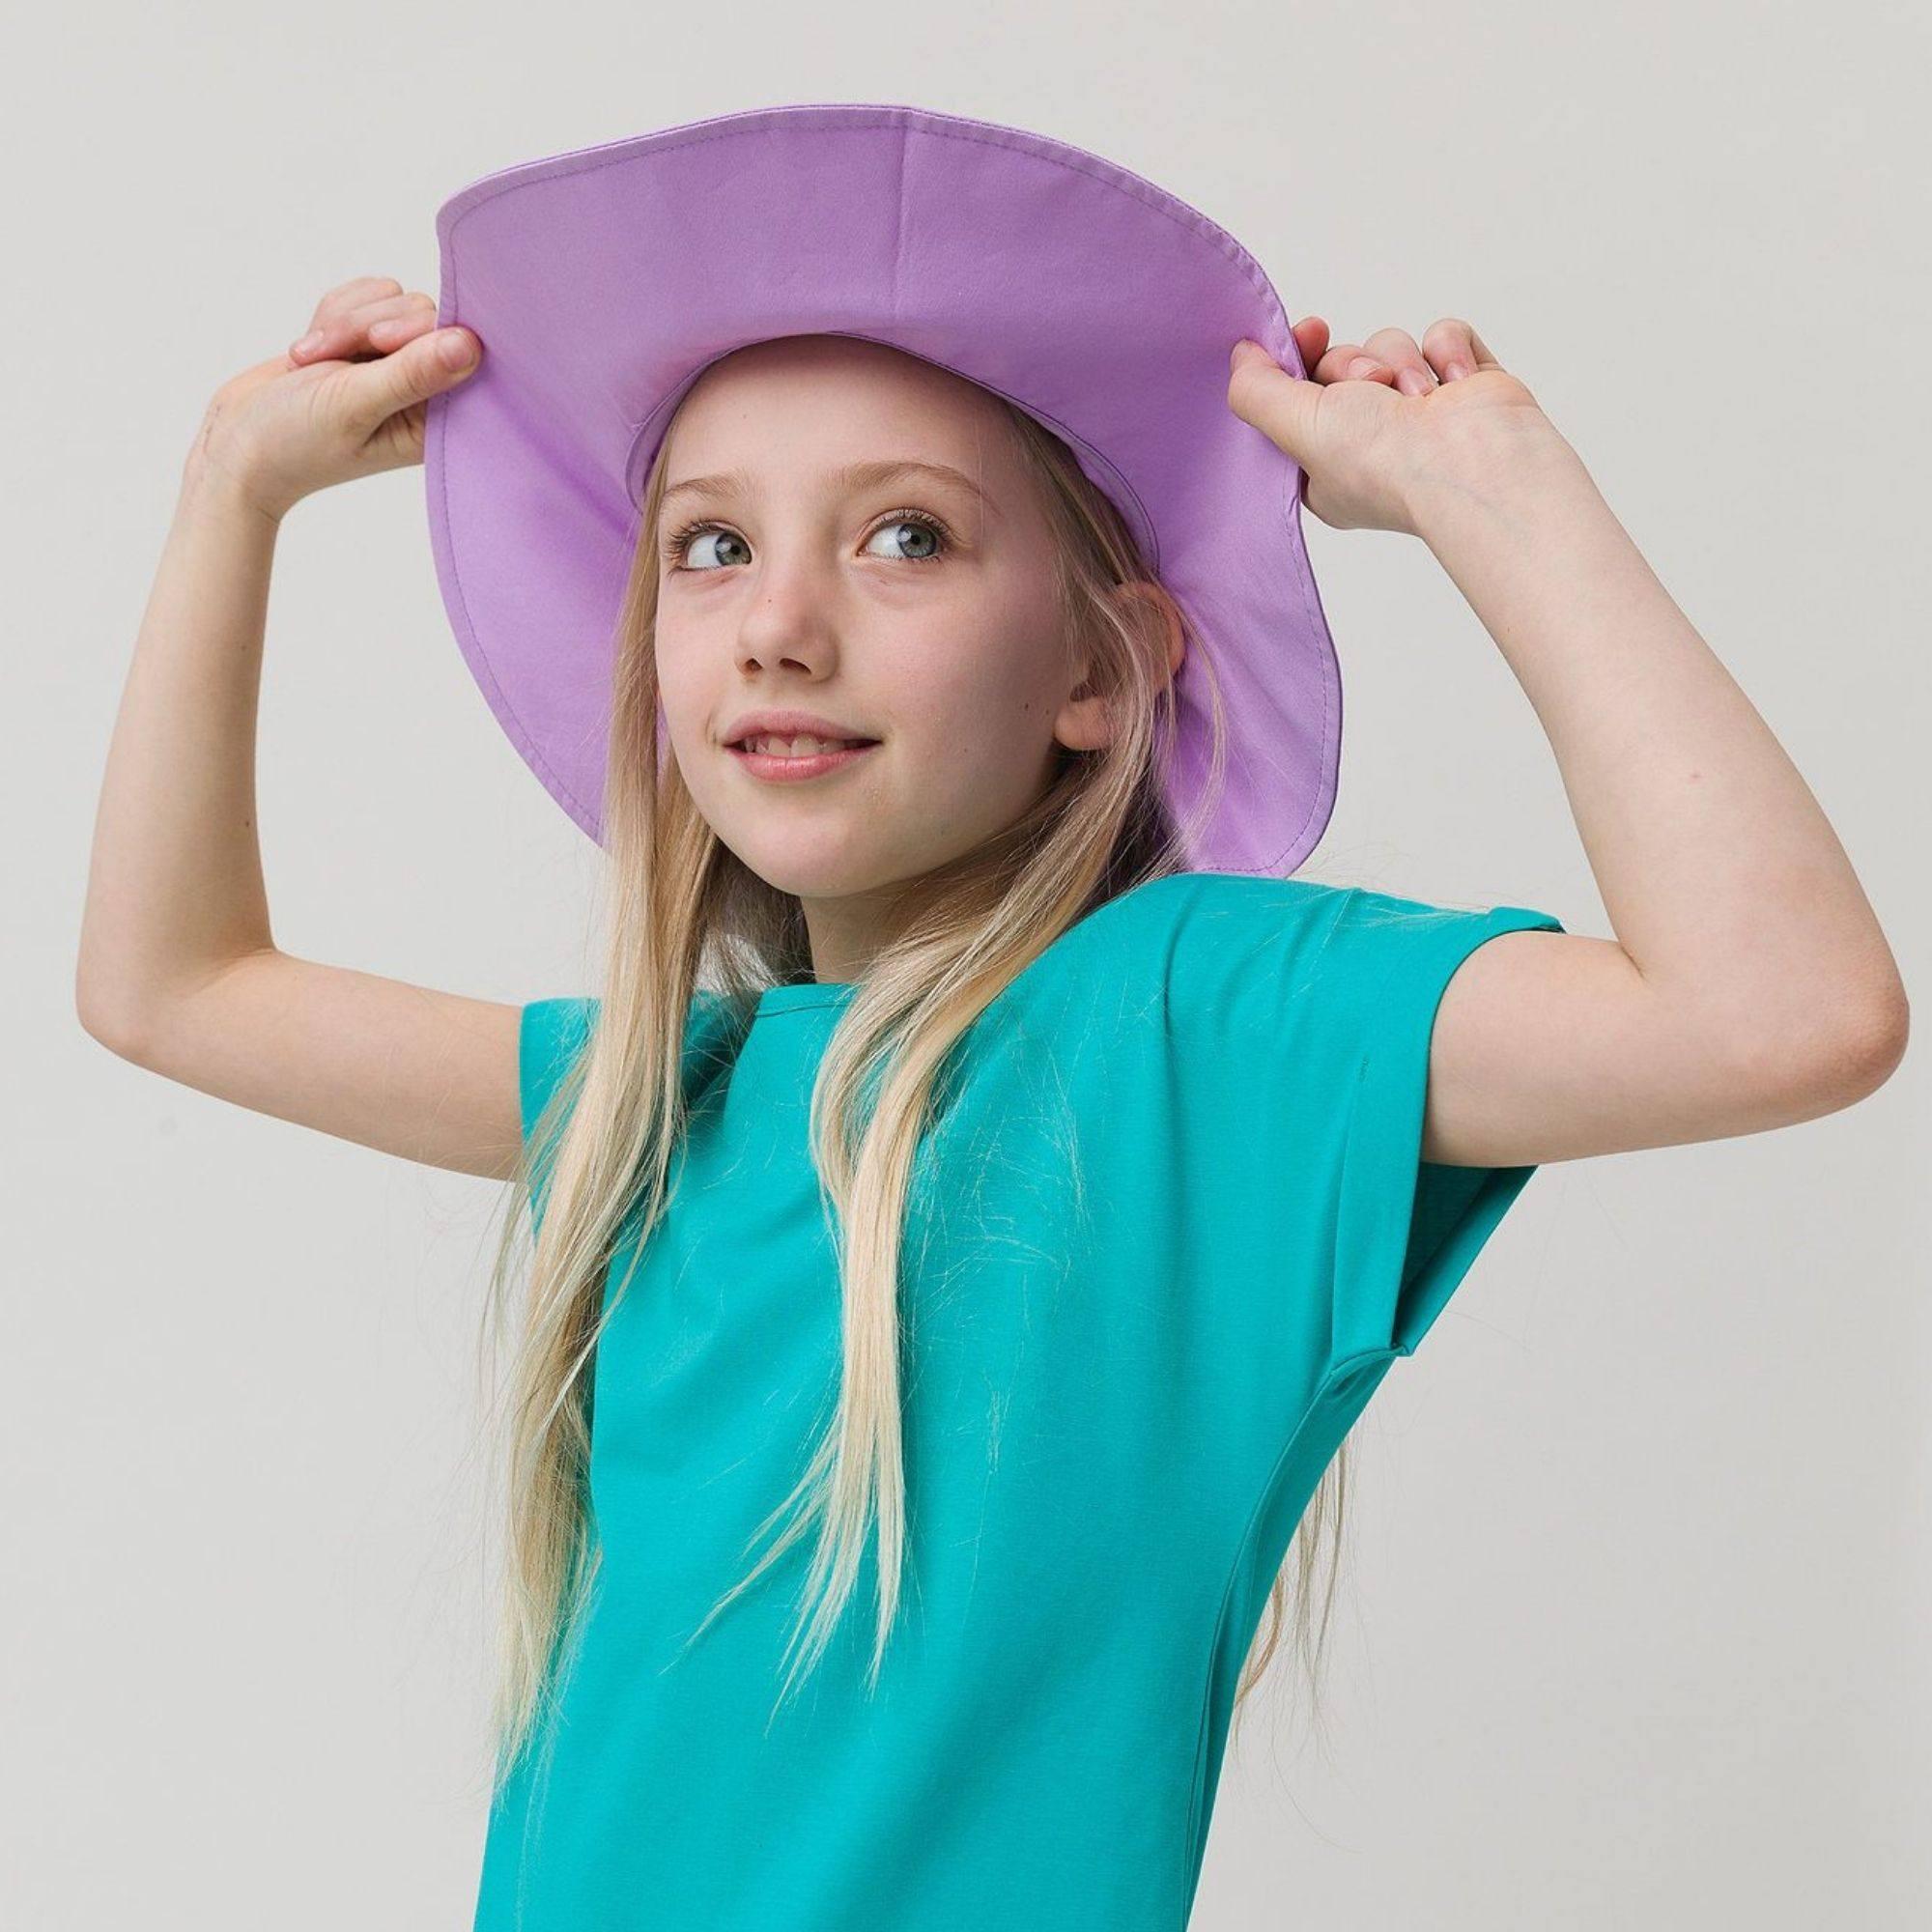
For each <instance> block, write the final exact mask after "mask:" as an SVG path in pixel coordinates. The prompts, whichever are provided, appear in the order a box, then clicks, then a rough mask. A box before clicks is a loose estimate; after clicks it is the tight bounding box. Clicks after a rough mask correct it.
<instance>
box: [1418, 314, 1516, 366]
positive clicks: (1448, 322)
mask: <svg viewBox="0 0 1932 1932" xmlns="http://www.w3.org/2000/svg"><path fill="white" fill-rule="evenodd" d="M1422 339H1423V342H1424V343H1425V344H1426V345H1427V346H1428V350H1429V356H1430V360H1431V361H1432V362H1433V363H1434V364H1435V369H1436V371H1437V373H1438V374H1439V375H1440V376H1441V378H1442V380H1443V381H1444V382H1445V383H1454V382H1458V381H1460V380H1461V379H1462V378H1463V377H1464V376H1471V375H1474V374H1475V372H1476V371H1477V370H1478V369H1499V368H1501V367H1502V364H1501V363H1499V362H1498V361H1497V360H1496V358H1495V357H1494V356H1493V355H1491V354H1490V352H1489V348H1488V345H1487V344H1485V342H1484V341H1483V338H1482V337H1481V336H1480V335H1478V334H1477V333H1476V331H1475V329H1474V328H1473V327H1471V326H1470V325H1469V324H1468V323H1466V322H1463V320H1462V319H1461V318H1460V317H1457V316H1453V315H1451V316H1444V317H1443V318H1442V320H1441V321H1440V322H1435V323H1432V324H1431V325H1430V326H1429V327H1428V328H1426V329H1425V330H1424V331H1423V335H1422Z"/></svg>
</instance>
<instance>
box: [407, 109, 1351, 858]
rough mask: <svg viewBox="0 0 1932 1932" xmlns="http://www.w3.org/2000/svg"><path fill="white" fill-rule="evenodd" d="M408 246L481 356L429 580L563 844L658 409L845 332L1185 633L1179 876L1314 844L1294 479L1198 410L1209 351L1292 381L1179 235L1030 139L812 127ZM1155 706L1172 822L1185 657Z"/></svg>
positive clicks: (1185, 210) (526, 170) (606, 149)
mask: <svg viewBox="0 0 1932 1932" xmlns="http://www.w3.org/2000/svg"><path fill="white" fill-rule="evenodd" d="M436 228H437V239H438V243H439V246H440V269H441V287H440V298H439V302H438V308H437V320H438V323H439V325H440V326H442V327H448V326H450V325H452V324H457V323H460V324H462V325H463V326H464V327H467V328H469V329H472V330H474V331H475V333H476V334H477V335H478V336H479V337H480V338H481V340H482V342H483V346H484V355H483V362H482V365H481V367H480V368H479V369H478V370H477V372H476V373H475V374H474V375H473V376H471V377H469V378H468V379H467V380H466V381H465V382H464V383H462V384H458V385H457V386H456V387H455V388H453V389H450V390H446V391H444V392H442V393H441V394H440V395H438V396H436V397H434V398H432V400H431V401H430V403H429V406H428V410H427V425H426V440H425V446H424V473H425V483H426V490H427V497H428V508H429V526H430V540H431V545H432V548H433V551H434V554H435V559H436V570H437V578H438V582H439V583H440V587H441V591H442V596H443V601H444V604H445V606H446V607H447V609H448V611H449V616H450V621H451V623H452V624H453V625H454V627H455V630H456V636H457V639H458V641H459V643H460V644H461V646H462V649H463V653H464V656H465V658H466V660H467V661H468V663H469V668H470V670H471V671H472V672H473V674H474V675H475V678H476V681H477V683H478V684H479V686H480V687H481V688H482V691H483V695H484V696H485V698H486V699H487V700H488V702H489V705H490V708H491V710H492V711H493V712H494V713H495V714H496V717H497V722H498V723H499V724H500V725H502V727H503V729H504V730H505V731H506V732H507V733H508V734H509V737H510V741H511V743H512V744H514V745H515V746H516V748H517V750H518V752H519V753H521V754H522V755H523V757H524V759H525V761H526V763H527V764H528V765H529V767H530V769H531V770H532V771H533V772H534V773H535V774H536V776H537V777H538V779H539V780H541V781H542V782H543V784H544V786H545V788H546V789H547V790H548V791H549V792H550V794H551V795H552V797H554V799H555V800H556V802H557V803H558V804H559V805H561V806H562V807H563V809H564V810H566V811H567V812H568V813H569V814H570V816H571V817H572V818H573V819H575V820H576V821H577V823H578V824H579V825H580V826H581V827H582V829H583V830H584V831H585V832H586V833H588V834H589V835H590V837H591V838H593V839H598V840H599V841H600V842H601V838H602V830H601V822H600V821H601V817H602V806H601V801H602V797H603V789H604V768H605V758H606V749H607V744H608V736H609V725H608V721H609V714H610V700H611V668H612V662H613V654H614V649H615V641H616V639H615V627H616V620H617V615H618V607H619V604H620V601H621V598H622V593H623V589H624V585H625V582H626V581H627V579H628V576H629V573H630V569H631V566H632V560H633V556H634V553H635V551H636V547H637V543H638V540H639V526H640V521H641V517H640V508H639V498H640V497H641V494H642V488H643V482H644V478H645V476H646V474H647V473H648V470H649V468H650V465H651V462H652V460H653V459H654V457H655V455H656V453H657V449H658V445H659V443H660V441H661V440H662V439H663V436H664V431H665V427H666V425H667V423H668V420H669V417H670V414H671V412H672V411H673V410H674V409H675V408H676V406H677V404H678V402H679V401H680V400H681V398H682V397H683V395H684V393H685V391H686V390H687V389H688V388H689V387H690V386H691V384H693V383H694V382H695V381H696V379H697V377H698V376H699V375H700V374H701V373H702V372H703V371H704V369H705V368H706V367H707V366H708V365H709V364H710V363H712V362H713V361H715V360H716V359H717V358H718V357H719V356H721V355H727V354H729V353H730V352H731V351H733V350H735V349H739V348H742V347H744V346H745V345H746V344H748V343H752V342H758V341H763V340H767V339H769V338H772V337H776V336H784V335H798V334H846V335H855V336H862V337H866V338H868V339H870V340H873V341H877V342H884V343H888V344H891V345H892V346H893V347H895V348H897V349H901V350H904V351H906V352H908V353H910V354H912V355H919V356H923V357H924V358H925V359H926V360H927V361H929V362H933V363H936V364H938V365H939V366H941V367H943V368H946V369H949V370H951V371H952V372H953V373H955V374H957V375H960V376H963V377H966V378H967V379H969V380H970V381H972V382H975V383H978V384H981V385H983V386H984V387H985V388H987V389H990V390H993V391H995V392H996V393H998V394H999V395H1002V396H1004V397H1006V398H1007V399H1008V400H1009V401H1010V402H1012V403H1014V404H1017V405H1018V406H1019V407H1020V408H1021V409H1023V410H1025V411H1026V412H1028V413H1029V414H1031V415H1033V416H1034V417H1036V418H1037V420H1039V421H1040V422H1042V423H1044V424H1045V425H1046V427H1047V428H1049V429H1051V430H1052V431H1053V432H1054V433H1055V434H1056V435H1058V436H1060V437H1061V438H1063V439H1064V440H1065V441H1066V443H1067V444H1068V445H1069V446H1070V447H1071V448H1072V449H1073V451H1074V453H1075V455H1076V456H1077V457H1078V459H1079V462H1080V465H1081V468H1082V469H1084V470H1085V472H1086V473H1087V475H1088V476H1089V477H1090V478H1091V479H1092V481H1093V482H1094V484H1095V485H1097V486H1098V487H1099V488H1100V489H1101V490H1103V491H1104V492H1105V493H1106V494H1107V496H1108V497H1110V498H1111V500H1112V501H1113V502H1114V504H1115V505H1116V506H1117V507H1118V508H1119V509H1120V511H1121V513H1122V516H1123V517H1125V519H1126V520H1127V522H1128V525H1129V526H1130V527H1131V528H1132V529H1133V531H1134V533H1135V535H1136V537H1137V538H1138V539H1139V541H1140V543H1141V545H1142V547H1143V550H1144V553H1145V554H1146V556H1147V558H1148V561H1149V562H1150V564H1151V566H1152V568H1153V569H1154V570H1155V571H1156V572H1157V573H1158V575H1159V577H1160V580H1161V582H1163V583H1164V584H1165V585H1166V586H1167V587H1168V589H1169V590H1170V591H1172V592H1173V594H1174V595H1175V596H1176V597H1177V598H1178V599H1179V602H1180V604H1181V606H1182V607H1183V609H1184V610H1185V611H1187V613H1188V615H1189V617H1190V618H1191V620H1192V621H1193V624H1194V626H1195V627H1196V629H1197V631H1198V632H1199V633H1200V635H1201V639H1202V640H1203V645H1204V647H1205V648H1206V649H1207V650H1208V651H1209V652H1211V653H1212V655H1213V659H1214V665H1215V668H1216V670H1217V672H1218V673H1219V682H1220V685H1221V691H1222V698H1223V703H1224V707H1225V727H1226V743H1225V763H1224V768H1223V773H1222V777H1221V783H1220V787H1219V790H1218V792H1217V794H1216V801H1215V804H1214V808H1213V810H1212V812H1211V815H1210V816H1209V817H1208V819H1207V820H1206V822H1205V825H1204V828H1203V830H1202V831H1201V832H1200V833H1199V834H1198V836H1197V837H1196V838H1195V839H1194V840H1193V842H1192V843H1191V844H1190V845H1189V847H1188V852H1187V862H1188V864H1189V865H1190V867H1192V868H1193V869H1195V870H1202V871H1232V872H1249V873H1266V874H1269V875H1286V874H1287V873H1289V872H1292V871H1293V869H1294V868H1295V867H1297V866H1298V865H1299V864H1300V863H1301V861H1302V860H1303V859H1304V858H1305V857H1306V856H1307V854H1308V853H1309V852H1310V851H1311V850H1313V848H1314V846H1315V844H1316V843H1317V841H1318V840H1319V839H1320V838H1321V834H1322V831H1323V830H1324V828H1325V827H1326V825H1327V822H1328V816H1329V812H1330V810H1331V809H1332V807H1333V803H1334V796H1335V781H1336V773H1337V766H1338V761H1339V757H1340V748H1341V730H1342V690H1341V675H1340V669H1339V667H1338V665H1337V663H1336V659H1335V650H1334V644H1333V641H1332V639H1330V636H1329V632H1328V626H1327V622H1326V619H1325V617H1324V615H1323V612H1322V610H1321V598H1320V595H1319V594H1318V592H1317V590H1316V586H1315V580H1314V576H1313V573H1312V572H1311V570H1310V568H1309V564H1308V557H1307V552H1306V550H1305V548H1304V546H1303V543H1302V532H1301V495H1300V489H1301V473H1302V472H1301V469H1300V467H1299V466H1298V465H1297V464H1295V463H1294V462H1293V460H1292V459H1290V458H1289V457H1288V456H1286V455H1285V454H1284V453H1283V452H1282V451H1281V450H1280V449H1279V448H1278V447H1277V446H1276V445H1275V444H1274V443H1273V442H1271V441H1270V440H1268V439H1267V438H1266V437H1265V436H1264V435H1263V434H1262V433H1261V432H1260V431H1259V430H1257V429H1255V428H1254V427H1253V426H1252V425H1251V424H1249V423H1245V422H1243V421H1242V420H1241V419H1240V418H1239V417H1238V416H1236V414H1235V413H1234V412H1233V411H1232V410H1231V409H1230V408H1229V405H1228V399H1227V389H1228V380H1229V365H1228V355H1229V351H1230V350H1231V349H1232V348H1233V346H1234V344H1235V342H1236V340H1237V339H1238V338H1239V337H1241V336H1244V335H1245V336H1250V337H1252V338H1253V339H1254V340H1256V341H1257V342H1259V343H1261V344H1262V346H1263V347H1264V348H1265V349H1266V350H1267V351H1268V352H1269V353H1270V354H1271V355H1274V356H1275V358H1276V359H1277V360H1278V361H1279V362H1281V363H1282V365H1283V366H1284V367H1285V368H1287V369H1289V370H1290V371H1292V372H1293V374H1295V375H1297V376H1299V375H1303V374H1305V373H1306V372H1305V371H1304V369H1303V367H1302V364H1301V357H1300V353H1299V351H1298V349H1297V348H1296V346H1295V342H1294V338H1293V334H1292V333H1291V332H1290V329H1289V325H1288V318H1287V315H1286V313H1285V312H1284V310H1283V307H1282V303H1281V300H1280V298H1278V297H1277V296H1276V294H1275V292H1274V289H1273V287H1272V285H1271V284H1270V283H1269V281H1268V278H1267V276H1266V275H1265V274H1264V273H1263V271H1262V270H1261V268H1260V266H1259V265H1258V264H1257V263H1256V262H1255V260H1254V259H1253V257H1251V256H1250V255H1249V254H1248V252H1247V251H1246V250H1245V249H1244V248H1242V247H1241V246H1240V244H1239V243H1238V242H1236V241H1235V239H1234V238H1233V237H1232V236H1231V235H1229V234H1228V233H1227V232H1226V231H1225V230H1224V229H1222V228H1220V227H1219V226H1217V225H1216V224H1215V223H1214V222H1212V221H1210V220H1209V219H1208V217H1207V216H1206V215H1204V214H1202V213H1199V212H1198V211H1196V210H1195V209H1192V208H1190V207H1188V206H1187V205H1186V204H1185V203H1183V202H1181V201H1179V200H1177V199H1176V198H1175V197H1174V196H1173V195H1171V194H1169V193H1168V192H1166V190H1164V189H1162V188H1160V187H1157V186H1156V185H1154V184H1153V183H1151V182H1149V181H1146V180H1144V179H1143V178H1142V177H1141V176H1139V175H1136V174H1134V173H1132V172H1130V171H1129V170H1128V169H1126V168H1123V167H1121V166H1119V165H1117V164H1116V163H1114V162H1112V161H1108V160H1105V159H1102V158H1101V157H1100V156H1096V155H1092V154H1089V153H1087V152H1086V151H1085V150H1083V149H1080V148H1076V147H1071V146H1069V145H1067V144H1066V143H1065V142H1063V141H1057V140H1053V139H1051V138H1049V137H1048V136H1045V135H1041V134H1036V133H1031V132H1028V131H1025V130H1023V129H1020V128H1005V127H1000V126H998V125H996V124H994V123H991V122H985V121H975V120H969V119H965V118H963V117H960V116H956V115H950V114H942V113H937V112H934V111H931V110H929V109H925V108H920V107H911V106H899V105H879V104H872V105H868V104H861V103H851V104H829V103H828V104H803V105H793V106H782V107H767V108H759V109H754V110H753V111H750V112H747V113H740V114H727V115H723V116H720V117H718V118H715V119H712V120H707V121H696V122H692V123H689V124H687V125H684V126H681V127H675V128H665V129H662V130H660V131H658V132H655V133H650V134H643V135H639V136H637V137H635V138H632V139H629V140H622V141H614V142H610V143H606V144H604V145H602V146H598V147H593V148H584V149H581V150H578V151H575V152H573V153H569V154H563V155H557V156H551V157H550V158H548V159H544V160H537V161H531V162H528V163H526V164H525V165H523V166H519V167H513V168H509V169H506V170H503V171H502V172H500V173H497V174H492V175H488V176H485V177H484V178H483V179H482V180H480V181H477V182H473V183H471V184H470V185H469V186H467V187H465V188H463V189H461V190H460V191H459V192H458V193H456V194H455V195H453V196H452V197H451V198H450V199H449V200H448V201H446V202H445V203H444V204H443V205H442V207H441V208H440V210H439V211H438V213H437V222H436ZM1176 696H1177V702H1178V721H1177V722H1178V731H1177V736H1176V740H1175V743H1174V746H1173V755H1172V757H1171V759H1170V761H1169V766H1168V802H1169V805H1170V807H1171V809H1172V810H1173V811H1174V813H1175V817H1176V820H1177V822H1178V823H1184V822H1185V821H1186V820H1187V819H1188V817H1189V816H1190V814H1191V813H1192V812H1193V811H1194V810H1196V809H1197V808H1198V805H1199V802H1200V799H1201V797H1202V793H1203V789H1204V787H1205V786H1206V784H1207V782H1208V757H1209V753H1210V750H1211V746H1210V740H1209V732H1208V726H1209V713H1208V695H1207V689H1206V686H1205V684H1204V682H1203V679H1202V676H1201V672H1200V667H1199V664H1198V662H1197V661H1196V659H1195V658H1194V657H1193V656H1192V655H1191V654H1190V656H1189V658H1188V659H1187V660H1186V661H1185V662H1184V663H1183V665H1182V667H1181V669H1180V672H1179V677H1178V679H1177V684H1176ZM659 728H660V732H661V734H662V732H663V728H664V726H663V720H662V716H660V725H659Z"/></svg>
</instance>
